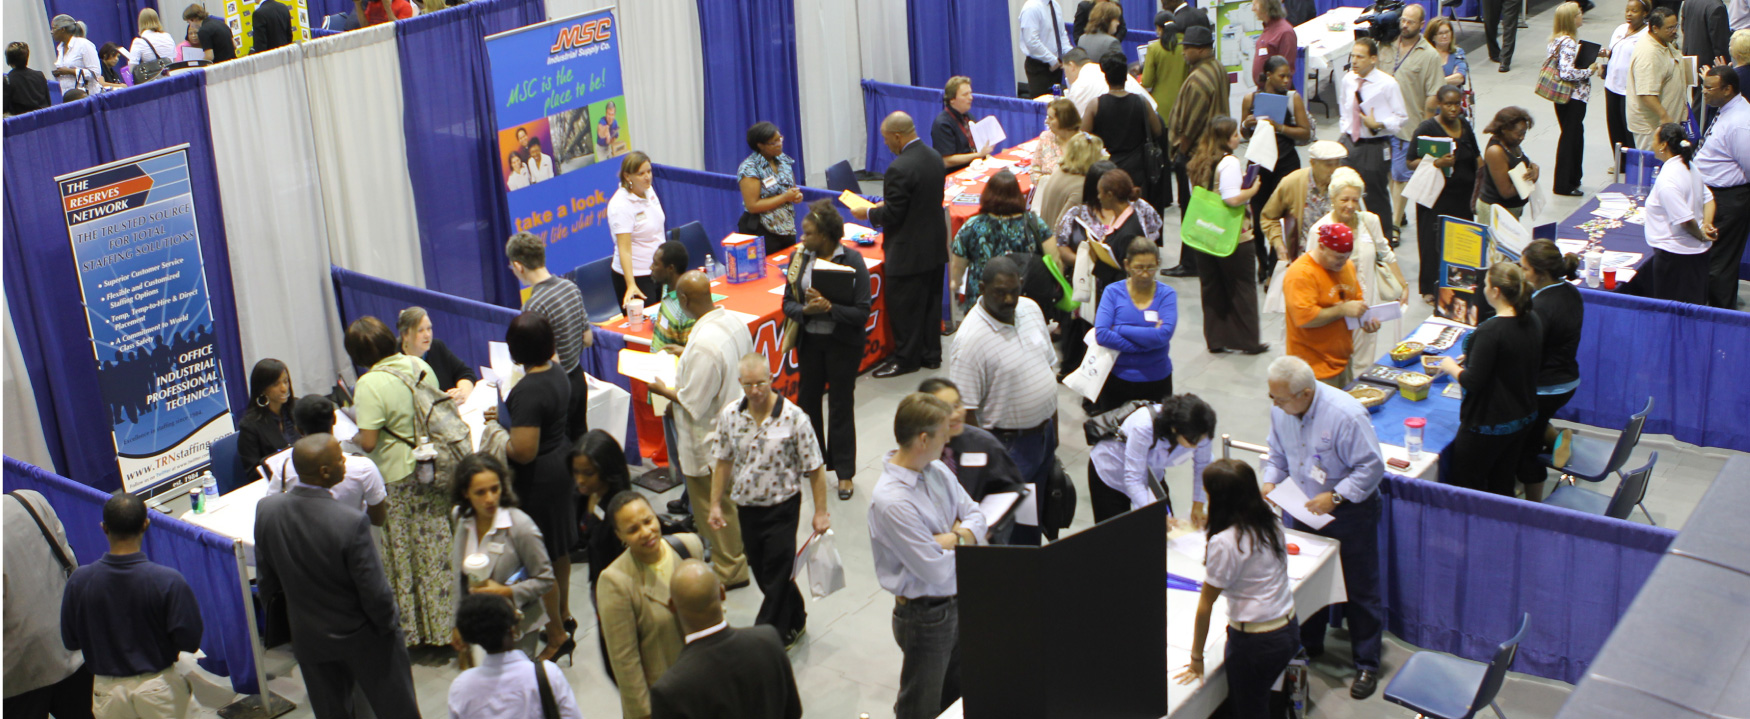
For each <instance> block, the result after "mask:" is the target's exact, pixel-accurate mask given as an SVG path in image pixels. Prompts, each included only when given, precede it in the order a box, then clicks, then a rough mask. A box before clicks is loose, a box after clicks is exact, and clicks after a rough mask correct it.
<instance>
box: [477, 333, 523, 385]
mask: <svg viewBox="0 0 1750 719" xmlns="http://www.w3.org/2000/svg"><path fill="white" fill-rule="evenodd" d="M486 351H487V356H488V357H490V358H491V359H490V361H491V362H492V373H493V374H495V375H497V376H498V390H499V394H500V395H502V396H505V397H509V396H510V390H511V388H513V387H516V383H517V380H520V379H522V377H523V371H522V368H521V367H518V366H517V363H516V362H515V361H514V360H512V359H511V358H510V345H508V344H505V343H503V342H487V343H486Z"/></svg>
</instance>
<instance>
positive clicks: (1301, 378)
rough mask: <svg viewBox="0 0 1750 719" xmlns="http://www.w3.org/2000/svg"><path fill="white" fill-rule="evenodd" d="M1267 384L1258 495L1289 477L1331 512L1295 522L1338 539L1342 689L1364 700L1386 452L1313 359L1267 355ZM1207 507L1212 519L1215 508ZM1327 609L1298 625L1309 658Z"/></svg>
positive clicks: (1372, 677)
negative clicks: (1346, 678) (1345, 672)
mask: <svg viewBox="0 0 1750 719" xmlns="http://www.w3.org/2000/svg"><path fill="white" fill-rule="evenodd" d="M1344 334H1345V335H1347V331H1345V333H1344ZM1269 385H1270V403H1271V404H1272V405H1273V406H1272V407H1271V409H1270V440H1269V446H1270V453H1269V455H1268V457H1267V458H1266V459H1265V460H1264V484H1263V491H1264V495H1265V496H1266V497H1268V496H1269V495H1270V493H1271V492H1273V491H1274V490H1275V489H1276V486H1277V485H1279V484H1283V483H1286V482H1292V483H1294V485H1295V487H1296V488H1298V489H1299V490H1300V494H1302V495H1305V496H1306V497H1308V498H1309V499H1308V500H1307V502H1306V505H1305V507H1306V511H1307V512H1310V513H1312V514H1314V515H1330V516H1331V520H1330V522H1329V523H1327V524H1325V526H1323V527H1320V528H1317V529H1314V528H1312V527H1306V526H1302V527H1300V528H1301V529H1303V530H1304V531H1307V532H1310V533H1312V534H1317V535H1320V536H1324V537H1330V538H1332V539H1335V540H1337V541H1338V542H1341V544H1340V545H1339V549H1338V551H1339V555H1338V556H1339V557H1340V558H1341V559H1342V560H1343V584H1344V585H1345V586H1346V587H1347V588H1348V592H1349V596H1348V599H1349V605H1348V607H1347V608H1346V609H1345V610H1344V612H1343V616H1344V618H1346V619H1347V620H1348V622H1349V639H1350V641H1351V642H1352V643H1353V644H1354V657H1355V669H1356V675H1355V681H1354V683H1352V684H1351V685H1350V686H1349V696H1351V697H1354V698H1355V699H1366V698H1367V697H1370V696H1372V695H1373V691H1374V689H1376V688H1378V686H1379V653H1380V641H1381V637H1382V636H1383V633H1384V621H1385V610H1384V608H1383V607H1382V606H1381V604H1380V593H1379V515H1380V505H1381V501H1380V499H1379V493H1378V489H1379V482H1380V480H1381V479H1382V478H1384V477H1385V459H1384V458H1383V457H1381V456H1380V453H1379V438H1378V437H1377V436H1375V435H1374V433H1373V422H1372V420H1370V419H1369V415H1368V414H1367V408H1365V407H1362V406H1361V401H1360V400H1358V399H1355V398H1354V397H1351V396H1349V393H1347V392H1344V391H1343V390H1342V389H1339V388H1337V387H1329V386H1326V385H1325V384H1321V383H1320V382H1319V380H1318V379H1317V378H1316V377H1315V376H1314V374H1313V368H1312V366H1310V365H1308V364H1307V363H1306V361H1305V360H1302V359H1300V358H1299V357H1294V356H1287V357H1278V358H1276V360H1275V361H1273V362H1271V363H1270V369H1269ZM1204 481H1205V482H1208V478H1205V480H1204ZM1210 509H1211V519H1214V514H1215V512H1214V510H1215V508H1214V506H1213V505H1212V506H1211V507H1210ZM1230 607H1231V605H1230ZM1327 612H1328V608H1324V609H1320V610H1318V611H1317V612H1314V613H1313V614H1312V616H1309V617H1307V618H1306V621H1305V622H1303V623H1302V624H1301V625H1300V643H1301V645H1302V646H1304V647H1305V648H1306V652H1307V656H1308V657H1310V658H1312V659H1318V658H1319V656H1320V655H1322V654H1324V649H1325V627H1326V626H1327V625H1329V624H1330V621H1329V617H1328V614H1327Z"/></svg>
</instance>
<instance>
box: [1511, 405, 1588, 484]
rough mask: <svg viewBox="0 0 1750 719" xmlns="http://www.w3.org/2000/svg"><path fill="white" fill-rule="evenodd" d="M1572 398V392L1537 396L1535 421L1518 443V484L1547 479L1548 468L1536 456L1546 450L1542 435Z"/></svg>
mask: <svg viewBox="0 0 1750 719" xmlns="http://www.w3.org/2000/svg"><path fill="white" fill-rule="evenodd" d="M1573 398H1574V391H1573V390H1568V391H1567V392H1563V393H1561V394H1540V395H1538V396H1537V419H1534V420H1531V427H1530V429H1528V430H1526V432H1525V441H1523V442H1520V443H1519V482H1520V483H1521V484H1539V483H1542V482H1543V481H1544V480H1545V479H1548V478H1549V468H1548V467H1545V466H1543V463H1542V462H1539V461H1537V455H1539V454H1543V450H1544V449H1545V448H1546V445H1545V444H1544V443H1543V435H1544V432H1546V431H1548V430H1549V421H1550V420H1552V419H1555V416H1556V413H1557V412H1560V411H1561V410H1562V408H1563V407H1566V406H1568V400H1571V399H1573Z"/></svg>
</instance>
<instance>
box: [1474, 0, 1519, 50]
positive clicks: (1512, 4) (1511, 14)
mask: <svg viewBox="0 0 1750 719" xmlns="http://www.w3.org/2000/svg"><path fill="white" fill-rule="evenodd" d="M1519 1H1520V0H1482V3H1483V38H1484V39H1486V40H1487V41H1488V45H1489V59H1491V60H1494V59H1497V58H1498V59H1499V60H1500V61H1501V64H1503V65H1505V64H1508V63H1511V62H1513V42H1514V39H1515V38H1516V37H1517V36H1518V35H1519ZM1497 35H1499V36H1500V38H1499V39H1498V40H1497V39H1496V36H1497Z"/></svg>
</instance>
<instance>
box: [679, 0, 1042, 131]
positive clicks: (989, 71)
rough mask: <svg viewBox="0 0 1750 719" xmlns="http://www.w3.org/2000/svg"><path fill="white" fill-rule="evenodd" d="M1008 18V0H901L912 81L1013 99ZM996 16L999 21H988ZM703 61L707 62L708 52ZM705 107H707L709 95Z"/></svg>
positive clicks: (939, 91) (1013, 80) (938, 108)
mask: <svg viewBox="0 0 1750 719" xmlns="http://www.w3.org/2000/svg"><path fill="white" fill-rule="evenodd" d="M701 3H703V0H701ZM1061 10H1062V12H1064V13H1065V17H1066V18H1067V17H1072V16H1073V15H1074V13H1075V7H1074V6H1073V5H1071V6H1069V7H1064V8H1061ZM1009 17H1010V14H1009V3H1008V0H906V26H907V29H908V31H907V33H906V43H907V45H908V48H909V50H910V52H911V84H913V85H917V86H920V87H934V88H936V89H937V90H936V92H937V97H938V98H939V97H940V96H941V94H940V93H941V88H942V86H943V85H945V84H947V82H948V78H950V77H953V76H955V75H965V76H967V77H970V78H972V87H973V90H975V91H977V90H984V91H985V92H993V93H994V94H996V95H998V96H1000V97H1013V96H1014V95H1015V90H1016V86H1015V62H1014V42H1013V39H1012V38H1011V37H1010V36H1011V32H1010V28H1009V21H1008V18H1009ZM997 18H1000V19H1001V20H999V21H995V22H993V20H994V19H997ZM706 61H707V63H709V61H710V56H709V55H707V56H706ZM707 87H709V85H707ZM706 105H707V106H709V105H710V98H709V97H707V98H706ZM937 105H938V106H937V109H936V111H933V112H931V113H930V114H929V117H935V116H936V112H939V111H940V110H941V107H940V103H939V102H938V104H937Z"/></svg>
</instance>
